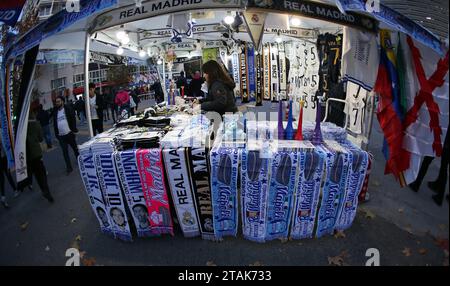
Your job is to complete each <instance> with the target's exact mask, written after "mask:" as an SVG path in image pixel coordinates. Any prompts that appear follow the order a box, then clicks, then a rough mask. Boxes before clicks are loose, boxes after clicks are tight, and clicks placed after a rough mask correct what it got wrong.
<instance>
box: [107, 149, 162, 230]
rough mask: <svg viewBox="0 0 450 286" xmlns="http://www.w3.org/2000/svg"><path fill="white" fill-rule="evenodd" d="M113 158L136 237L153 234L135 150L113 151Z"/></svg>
mask: <svg viewBox="0 0 450 286" xmlns="http://www.w3.org/2000/svg"><path fill="white" fill-rule="evenodd" d="M114 158H115V161H116V168H117V173H118V175H119V178H120V183H121V186H122V190H123V193H124V195H125V200H126V202H127V204H128V209H129V210H130V212H131V216H132V217H133V221H134V225H135V226H136V231H137V235H138V237H151V236H155V234H154V233H153V232H152V230H151V226H150V219H149V217H148V214H149V212H148V209H147V204H146V201H145V197H144V193H143V191H142V182H141V176H140V174H139V170H138V166H137V161H136V151H134V150H130V151H123V152H115V153H114Z"/></svg>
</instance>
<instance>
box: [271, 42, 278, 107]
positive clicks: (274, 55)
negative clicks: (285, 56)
mask: <svg viewBox="0 0 450 286" xmlns="http://www.w3.org/2000/svg"><path fill="white" fill-rule="evenodd" d="M270 76H271V79H270V83H271V87H270V88H271V94H272V101H278V99H279V98H278V97H279V93H280V79H279V70H278V48H277V45H276V44H270Z"/></svg>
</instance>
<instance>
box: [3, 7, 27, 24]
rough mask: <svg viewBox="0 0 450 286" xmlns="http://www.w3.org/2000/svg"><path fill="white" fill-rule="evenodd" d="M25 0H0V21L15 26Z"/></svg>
mask: <svg viewBox="0 0 450 286" xmlns="http://www.w3.org/2000/svg"><path fill="white" fill-rule="evenodd" d="M24 4H25V0H2V1H1V2H0V22H3V23H5V24H6V25H8V26H11V27H13V26H15V25H16V22H17V20H18V19H19V16H20V12H21V11H22V8H23V5H24Z"/></svg>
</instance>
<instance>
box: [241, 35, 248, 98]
mask: <svg viewBox="0 0 450 286" xmlns="http://www.w3.org/2000/svg"><path fill="white" fill-rule="evenodd" d="M240 64H241V94H242V103H248V102H249V96H248V74H247V45H245V44H244V45H243V46H242V48H241V55H240Z"/></svg>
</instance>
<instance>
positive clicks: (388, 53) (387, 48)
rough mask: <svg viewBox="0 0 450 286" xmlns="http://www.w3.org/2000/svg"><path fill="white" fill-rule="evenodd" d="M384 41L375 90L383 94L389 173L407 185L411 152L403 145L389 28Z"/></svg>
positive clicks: (381, 116) (380, 108)
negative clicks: (405, 179)
mask: <svg viewBox="0 0 450 286" xmlns="http://www.w3.org/2000/svg"><path fill="white" fill-rule="evenodd" d="M380 42H381V56H380V67H379V69H378V76H377V82H376V83H375V88H374V90H375V91H376V92H377V93H378V94H379V95H380V104H379V105H378V112H377V117H378V121H379V122H380V126H381V129H382V130H383V133H384V137H385V142H384V144H383V145H384V146H383V153H384V155H385V158H386V160H387V163H386V168H385V174H390V173H392V174H393V175H394V176H395V177H396V178H397V179H399V180H400V184H401V185H402V186H404V185H406V183H405V181H404V177H403V174H402V172H403V171H405V170H407V169H408V168H409V153H408V152H407V151H405V150H404V149H403V147H402V141H403V132H400V130H403V128H402V116H401V112H400V104H399V97H398V76H397V71H396V69H395V64H396V63H395V54H394V53H393V50H392V44H391V40H390V32H389V31H387V30H383V31H380Z"/></svg>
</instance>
